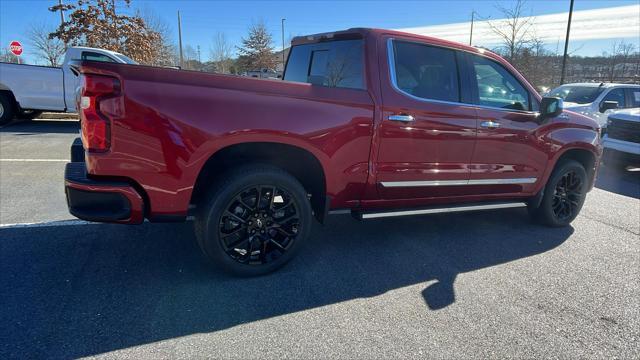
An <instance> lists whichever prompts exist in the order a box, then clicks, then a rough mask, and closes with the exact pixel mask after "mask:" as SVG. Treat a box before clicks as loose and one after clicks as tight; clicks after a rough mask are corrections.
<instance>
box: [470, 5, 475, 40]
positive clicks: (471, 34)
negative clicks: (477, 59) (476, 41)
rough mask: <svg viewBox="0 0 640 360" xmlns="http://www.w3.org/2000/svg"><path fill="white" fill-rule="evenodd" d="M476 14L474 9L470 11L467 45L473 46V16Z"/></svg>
mask: <svg viewBox="0 0 640 360" xmlns="http://www.w3.org/2000/svg"><path fill="white" fill-rule="evenodd" d="M475 14H476V11H475V10H472V11H471V32H469V46H473V44H472V42H473V17H474V15H475Z"/></svg>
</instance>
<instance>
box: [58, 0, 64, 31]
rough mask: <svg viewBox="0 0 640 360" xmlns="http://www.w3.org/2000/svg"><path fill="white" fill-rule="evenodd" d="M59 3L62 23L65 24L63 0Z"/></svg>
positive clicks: (59, 0)
mask: <svg viewBox="0 0 640 360" xmlns="http://www.w3.org/2000/svg"><path fill="white" fill-rule="evenodd" d="M58 5H60V25H61V26H62V24H64V12H63V11H62V0H58Z"/></svg>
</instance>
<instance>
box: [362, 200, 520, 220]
mask: <svg viewBox="0 0 640 360" xmlns="http://www.w3.org/2000/svg"><path fill="white" fill-rule="evenodd" d="M525 206H527V204H526V203H523V202H508V203H498V204H486V205H467V206H449V207H441V208H431V209H420V210H404V211H390V212H379V213H364V214H362V219H375V218H383V217H394V216H408V215H423V214H442V213H453V212H462V211H475V210H495V209H507V208H519V207H525Z"/></svg>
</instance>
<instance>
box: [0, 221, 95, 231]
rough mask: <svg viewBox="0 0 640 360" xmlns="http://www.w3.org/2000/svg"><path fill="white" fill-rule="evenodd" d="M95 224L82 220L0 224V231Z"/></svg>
mask: <svg viewBox="0 0 640 360" xmlns="http://www.w3.org/2000/svg"><path fill="white" fill-rule="evenodd" d="M91 224H96V223H93V222H90V221H84V220H57V221H44V222H34V223H16V224H0V229H11V228H25V227H28V228H33V227H50V226H78V225H91Z"/></svg>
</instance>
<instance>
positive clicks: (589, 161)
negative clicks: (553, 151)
mask: <svg viewBox="0 0 640 360" xmlns="http://www.w3.org/2000/svg"><path fill="white" fill-rule="evenodd" d="M564 160H575V161H577V162H579V163H580V164H582V166H584V169H585V170H586V171H587V176H588V177H589V181H590V182H592V181H593V175H594V174H595V171H596V156H595V155H594V154H593V153H592V152H591V151H589V150H584V149H570V150H567V151H566V152H565V153H564V154H562V155H561V156H560V158H559V159H558V162H557V163H556V164H560V162H561V161H564Z"/></svg>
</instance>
